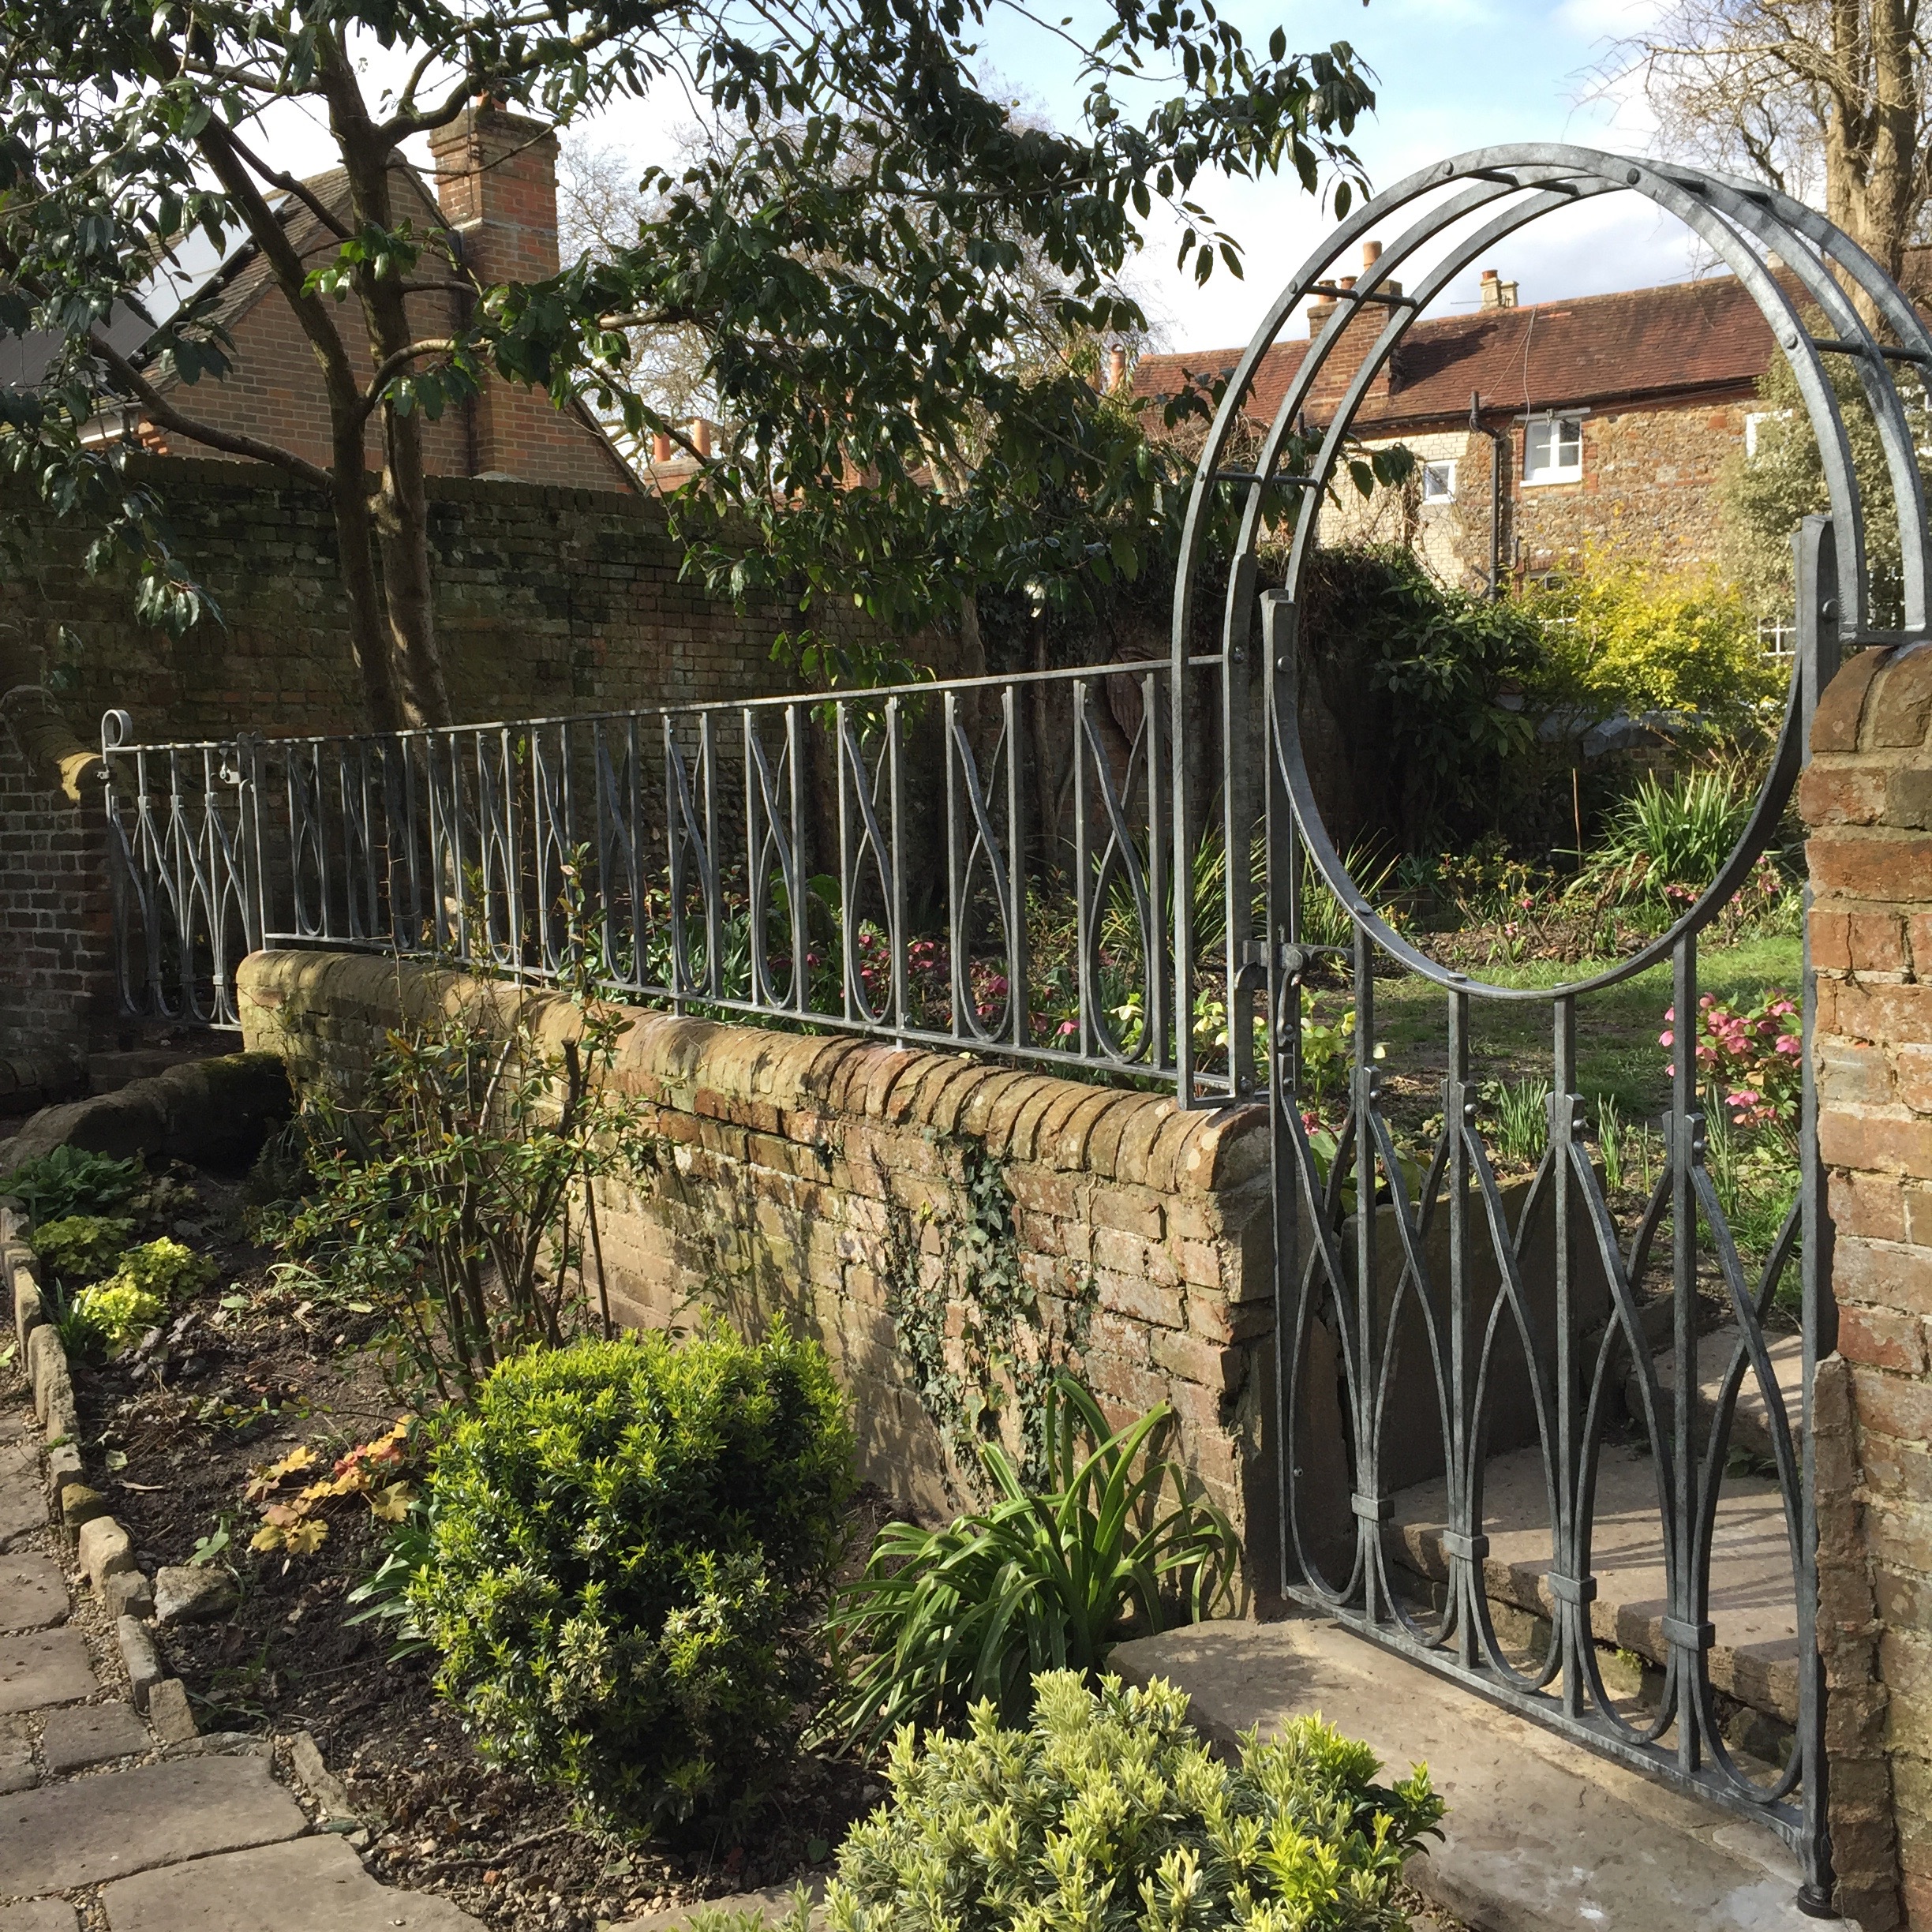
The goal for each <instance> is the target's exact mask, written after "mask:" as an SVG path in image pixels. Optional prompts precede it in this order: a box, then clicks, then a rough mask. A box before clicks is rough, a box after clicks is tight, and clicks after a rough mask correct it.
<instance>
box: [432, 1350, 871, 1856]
mask: <svg viewBox="0 0 1932 1932" xmlns="http://www.w3.org/2000/svg"><path fill="white" fill-rule="evenodd" d="M852 1455H853V1450H852V1434H851V1430H850V1428H849V1426H848V1423H847V1421H846V1418H845V1413H844V1405H843V1403H842V1401H841V1398H840V1395H839V1393H838V1391H837V1387H835V1385H834V1383H833V1380H832V1374H831V1370H830V1368H829V1365H828V1364H827V1363H826V1358H825V1355H824V1354H823V1352H822V1350H820V1349H818V1347H817V1346H815V1345H814V1344H812V1343H811V1342H802V1341H795V1340H793V1339H792V1338H791V1337H790V1336H789V1335H787V1334H785V1333H784V1331H782V1330H777V1331H773V1333H772V1334H771V1335H769V1336H768V1337H767V1338H766V1339H765V1340H764V1341H763V1342H757V1343H753V1342H745V1341H742V1340H740V1339H738V1338H737V1337H736V1336H734V1335H731V1334H730V1333H728V1331H725V1330H723V1329H721V1328H719V1329H714V1330H712V1331H708V1332H706V1333H705V1334H703V1335H698V1336H695V1337H693V1338H691V1339H687V1340H685V1341H683V1342H681V1343H680V1342H674V1341H672V1339H670V1338H668V1336H665V1335H661V1334H652V1335H644V1336H642V1337H639V1338H632V1339H624V1340H622V1341H617V1342H578V1343H576V1344H575V1345H573V1346H571V1347H568V1348H564V1349H559V1350H533V1351H531V1352H530V1353H529V1354H524V1355H521V1356H518V1357H513V1358H512V1359H511V1360H510V1361H507V1362H505V1363H504V1365H502V1366H501V1367H500V1368H498V1369H497V1370H496V1372H495V1373H494V1374H493V1375H492V1376H491V1377H490V1378H489V1380H488V1381H487V1382H486V1383H484V1385H483V1387H482V1388H481V1392H480V1394H479V1395H478V1397H477V1402H476V1405H475V1407H474V1410H472V1411H470V1412H466V1413H463V1414H462V1415H461V1416H459V1417H458V1418H457V1419H456V1420H455V1421H453V1422H451V1424H450V1425H448V1426H447V1429H446V1431H445V1432H444V1436H443V1437H442V1440H441V1441H440V1444H439V1446H438V1447H437V1449H436V1459H435V1465H434V1472H433V1478H432V1491H433V1505H434V1517H435V1529H434V1531H433V1533H432V1552H431V1560H430V1561H429V1563H428V1565H427V1566H426V1567H425V1569H424V1570H423V1571H421V1573H420V1574H419V1575H418V1576H417V1579H416V1581H415V1582H414V1584H413V1585H412V1586H411V1588H410V1601H411V1604H412V1606H413V1608H414V1612H415V1614H416V1617H417V1621H418V1623H420V1626H421V1629H422V1631H423V1632H424V1634H425V1635H426V1636H427V1637H428V1638H429V1640H430V1642H431V1643H432V1645H433V1646H435V1648H436V1649H438V1650H439V1651H440V1652H441V1653H442V1655H443V1658H444V1662H443V1665H442V1668H441V1672H440V1676H439V1679H438V1681H439V1683H440V1687H442V1688H443V1690H444V1691H446V1692H447V1694H448V1695H450V1696H451V1698H454V1699H455V1702H457V1704H458V1705H459V1707H460V1708H461V1709H462V1713H463V1714H464V1717H465V1718H466V1721H467V1722H468V1724H470V1727H471V1728H472V1729H473V1731H474V1733H475V1735H476V1736H477V1740H478V1742H479V1743H480V1745H481V1747H483V1748H484V1749H485V1750H486V1751H488V1752H489V1753H490V1754H492V1755H494V1756H496V1757H497V1758H500V1759H502V1760H504V1761H505V1762H509V1763H513V1764H515V1765H516V1766H517V1767H518V1768H519V1769H520V1770H523V1771H525V1772H527V1773H530V1774H532V1775H534V1776H537V1777H542V1778H544V1779H546V1780H549V1781H552V1782H554V1783H556V1784H561V1785H563V1786H564V1787H566V1788H568V1789H570V1790H571V1791H572V1792H575V1793H577V1794H578V1795H579V1796H581V1797H582V1798H583V1799H586V1801H587V1802H588V1803H590V1804H591V1805H593V1807H596V1808H597V1810H601V1812H602V1813H604V1814H605V1815H606V1816H607V1817H608V1818H610V1819H612V1821H613V1822H619V1823H622V1824H627V1825H654V1824H671V1823H676V1822H680V1821H685V1820H689V1819H692V1818H697V1817H699V1816H710V1815H713V1814H736V1816H737V1817H738V1818H739V1819H740V1820H742V1818H743V1817H745V1816H747V1815H748V1814H749V1812H750V1810H751V1808H752V1807H754V1804H755V1802H756V1800H757V1799H758V1797H759V1796H760V1795H761V1794H762V1791H763V1790H764V1788H766V1785H767V1784H769V1780H770V1779H771V1777H773V1774H774V1773H775V1771H776V1769H777V1768H778V1766H779V1765H781V1762H782V1759H783V1757H784V1753H785V1751H786V1750H788V1748H789V1747H791V1745H792V1743H793V1742H794V1741H795V1739H796V1735H797V1731H798V1728H799V1720H800V1717H801V1716H802V1714H803V1700H804V1699H805V1698H807V1696H808V1694H809V1693H810V1690H811V1686H812V1679H813V1677H814V1669H815V1661H814V1660H815V1644H814V1638H815V1634H816V1625H817V1616H818V1612H819V1610H820V1608H821V1607H822V1597H823V1593H824V1591H825V1589H826V1586H827V1585H828V1583H829V1579H830V1575H831V1572H832V1571H833V1567H834V1565H835V1564H836V1563H837V1559H838V1558H839V1556H840V1555H841V1552H842V1549H843V1546H844V1508H845V1505H846V1503H847V1502H848V1500H849V1498H850V1496H851V1494H852V1488H853V1482H854V1478H853V1474H852Z"/></svg>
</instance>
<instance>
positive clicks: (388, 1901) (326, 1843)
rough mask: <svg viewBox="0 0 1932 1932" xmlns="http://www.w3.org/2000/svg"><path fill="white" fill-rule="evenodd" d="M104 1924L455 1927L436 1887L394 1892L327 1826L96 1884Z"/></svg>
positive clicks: (153, 1931) (117, 1931)
mask: <svg viewBox="0 0 1932 1932" xmlns="http://www.w3.org/2000/svg"><path fill="white" fill-rule="evenodd" d="M101 1904H102V1907H103V1909H104V1910H105V1911H106V1913H107V1925H108V1928H109V1932H391V1928H393V1927H397V1926H401V1927H405V1928H406V1932H460V1928H462V1927H464V1926H476V1925H477V1924H479V1923H480V1921H478V1920H477V1919H473V1918H471V1917H470V1915H469V1913H467V1912H466V1911H462V1910H460V1909H459V1908H458V1907H456V1906H455V1905H453V1904H451V1902H450V1901H449V1900H447V1899H446V1898H439V1897H437V1896H436V1895H435V1894H434V1893H426V1892H392V1891H391V1890H390V1889H389V1888H388V1886H387V1885H378V1884H377V1883H376V1881H375V1880H374V1879H373V1878H370V1876H369V1874H368V1873H367V1872H365V1870H363V1869H362V1861H361V1859H358V1857H357V1856H356V1855H355V1853H354V1852H352V1851H351V1850H350V1848H349V1847H348V1846H347V1845H346V1844H343V1841H342V1840H341V1839H340V1838H339V1837H334V1836H333V1835H325V1836H323V1837H315V1838H297V1839H294V1840H290V1842H288V1843H287V1844H274V1845H268V1846H264V1847H263V1848H261V1849H260V1850H257V1851H252V1852H230V1853H229V1854H227V1855H226V1856H224V1857H221V1858H210V1859H197V1861H196V1862H195V1863H193V1864H192V1865H172V1866H166V1867H164V1868H163V1869H162V1870H159V1871H149V1872H144V1873H142V1874H140V1876H139V1877H138V1878H124V1879H122V1880H120V1881H118V1883H116V1884H114V1885H108V1886H107V1887H106V1888H105V1889H103V1892H102V1893H101Z"/></svg>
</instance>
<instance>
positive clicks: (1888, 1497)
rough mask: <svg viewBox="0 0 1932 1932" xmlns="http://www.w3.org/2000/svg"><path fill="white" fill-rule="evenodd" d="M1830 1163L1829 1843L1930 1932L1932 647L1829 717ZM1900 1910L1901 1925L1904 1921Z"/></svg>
mask: <svg viewBox="0 0 1932 1932" xmlns="http://www.w3.org/2000/svg"><path fill="white" fill-rule="evenodd" d="M1811 743H1812V762H1811V764H1810V768H1809V769H1807V772H1806V773H1805V776H1804V779H1803V785H1802V788H1801V791H1800V793H1799V804H1800V807H1801V809H1802V811H1803V815H1804V818H1805V821H1806V823H1807V826H1809V828H1810V848H1809V852H1810V874H1811V885H1812V891H1813V894H1814V903H1813V906H1812V910H1811V915H1810V945H1811V957H1812V962H1813V964H1814V968H1815V969H1816V972H1817V994H1818V1014H1817V1022H1816V1027H1815V1032H1814V1052H1815V1054H1816V1065H1817V1071H1818V1151H1819V1157H1820V1159H1821V1160H1822V1162H1823V1163H1824V1164H1825V1169H1826V1173H1827V1177H1828V1185H1829V1220H1830V1223H1831V1229H1832V1237H1833V1241H1834V1243H1835V1251H1834V1253H1833V1256H1832V1263H1833V1282H1834V1284H1835V1286H1836V1290H1837V1301H1838V1304H1839V1316H1838V1333H1837V1351H1836V1353H1835V1354H1833V1355H1832V1356H1830V1357H1828V1358H1827V1359H1826V1360H1825V1361H1823V1362H1822V1364H1821V1365H1820V1367H1819V1370H1818V1387H1817V1394H1816V1400H1815V1414H1816V1437H1815V1440H1816V1456H1817V1462H1818V1479H1817V1480H1818V1515H1819V1542H1820V1548H1819V1559H1818V1560H1819V1584H1818V1589H1819V1615H1818V1631H1819V1642H1820V1644H1821V1646H1822V1648H1823V1649H1824V1653H1825V1663H1826V1671H1827V1680H1828V1683H1829V1697H1830V1703H1829V1726H1830V1729H1829V1739H1828V1742H1829V1749H1830V1751H1831V1754H1832V1811H1833V1843H1834V1848H1835V1853H1836V1856H1837V1861H1838V1867H1839V1875H1840V1883H1841V1888H1842V1899H1841V1902H1842V1904H1844V1909H1845V1910H1846V1911H1848V1912H1852V1913H1855V1915H1857V1917H1858V1918H1859V1920H1860V1922H1861V1923H1863V1925H1864V1926H1865V1927H1866V1932H1885V1928H1887V1927H1889V1926H1895V1925H1898V1924H1900V1923H1906V1924H1908V1925H1911V1926H1916V1927H1918V1928H1920V1932H1925V1928H1928V1927H1932V644H1923V643H1922V644H1919V645H1916V646H1911V647H1909V648H1908V649H1905V650H1899V651H1895V652H1887V651H1883V650H1866V651H1865V652H1863V653H1861V654H1860V655H1859V656H1858V657H1854V658H1852V660H1851V661H1849V662H1848V664H1847V665H1845V666H1844V669H1843V670H1842V671H1840V673H1839V675H1838V676H1837V679H1836V680H1834V681H1833V683H1832V685H1831V687H1830V688H1829V690H1828V691H1826V692H1825V695H1824V697H1823V698H1822V701H1821V702H1820V704H1819V706H1818V715H1817V718H1816V721H1815V724H1814V728H1813V732H1812V740H1811ZM1901 1909H1902V1911H1903V1915H1904V1916H1903V1918H1902V1919H1901V1916H1900V1913H1901Z"/></svg>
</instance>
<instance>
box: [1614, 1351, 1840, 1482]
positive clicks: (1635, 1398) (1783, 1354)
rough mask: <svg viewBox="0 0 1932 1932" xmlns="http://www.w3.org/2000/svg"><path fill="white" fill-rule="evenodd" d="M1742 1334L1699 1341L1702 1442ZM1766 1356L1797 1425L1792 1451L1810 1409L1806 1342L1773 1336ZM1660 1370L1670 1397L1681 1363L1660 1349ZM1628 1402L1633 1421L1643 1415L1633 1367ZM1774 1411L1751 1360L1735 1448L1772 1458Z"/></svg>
mask: <svg viewBox="0 0 1932 1932" xmlns="http://www.w3.org/2000/svg"><path fill="white" fill-rule="evenodd" d="M1737 1342H1738V1331H1737V1329H1736V1327H1735V1325H1732V1326H1728V1327H1723V1328H1717V1329H1713V1331H1711V1333H1710V1334H1709V1335H1701V1336H1699V1337H1698V1346H1697V1365H1698V1410H1697V1417H1696V1421H1695V1424H1694V1427H1695V1428H1696V1431H1697V1436H1698V1440H1699V1441H1700V1442H1703V1441H1706V1440H1709V1434H1710V1427H1711V1422H1712V1420H1713V1417H1715V1416H1716V1414H1717V1397H1718V1394H1719V1391H1720V1390H1721V1389H1722V1387H1723V1386H1724V1376H1725V1374H1726V1373H1727V1372H1728V1370H1729V1368H1730V1366H1731V1357H1732V1354H1733V1353H1734V1352H1735V1350H1736V1347H1737ZM1765 1354H1768V1355H1769V1357H1771V1375H1772V1379H1773V1381H1775V1382H1776V1383H1777V1387H1778V1392H1779V1394H1780V1395H1781V1396H1782V1397H1783V1398H1784V1414H1785V1418H1786V1420H1787V1421H1788V1422H1789V1424H1790V1425H1791V1432H1792V1447H1793V1448H1794V1449H1795V1448H1796V1447H1797V1446H1798V1443H1799V1439H1800V1437H1801V1436H1802V1434H1803V1407H1804V1341H1803V1338H1802V1337H1801V1336H1799V1335H1778V1336H1776V1337H1773V1338H1768V1339H1766V1341H1765ZM1652 1362H1653V1366H1654V1367H1655V1368H1656V1370H1657V1382H1658V1384H1659V1386H1660V1387H1661V1388H1662V1390H1663V1391H1664V1394H1665V1395H1666V1396H1667V1397H1668V1395H1669V1393H1670V1391H1672V1389H1674V1388H1675V1387H1676V1385H1677V1361H1676V1355H1675V1354H1674V1353H1673V1352H1672V1350H1670V1349H1668V1348H1664V1349H1660V1350H1658V1352H1657V1354H1656V1355H1655V1356H1653V1357H1652ZM1623 1402H1624V1406H1625V1407H1626V1408H1627V1409H1628V1410H1629V1411H1630V1413H1631V1416H1632V1417H1641V1416H1642V1413H1643V1406H1642V1395H1641V1393H1640V1385H1639V1383H1638V1379H1637V1371H1636V1370H1635V1369H1634V1368H1632V1369H1631V1371H1630V1372H1629V1373H1628V1374H1627V1376H1625V1378H1624V1382H1623ZM1769 1418H1770V1411H1769V1409H1768V1408H1767V1407H1766V1406H1765V1398H1764V1391H1762V1389H1760V1388H1759V1387H1758V1378H1757V1376H1754V1374H1752V1372H1751V1371H1750V1365H1749V1363H1748V1361H1747V1364H1746V1365H1745V1369H1744V1378H1743V1380H1742V1381H1741V1382H1740V1383H1739V1384H1738V1394H1737V1406H1736V1408H1735V1410H1733V1411H1732V1421H1731V1447H1732V1449H1733V1450H1742V1451H1744V1453H1745V1454H1747V1455H1754V1456H1765V1457H1767V1458H1768V1457H1769V1455H1771V1453H1772V1450H1771V1423H1770V1419H1769ZM1657 1421H1658V1426H1659V1427H1660V1428H1665V1429H1668V1428H1669V1427H1670V1406H1669V1403H1668V1401H1667V1402H1665V1404H1664V1407H1663V1409H1662V1410H1661V1412H1660V1413H1659V1415H1658V1417H1657Z"/></svg>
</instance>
